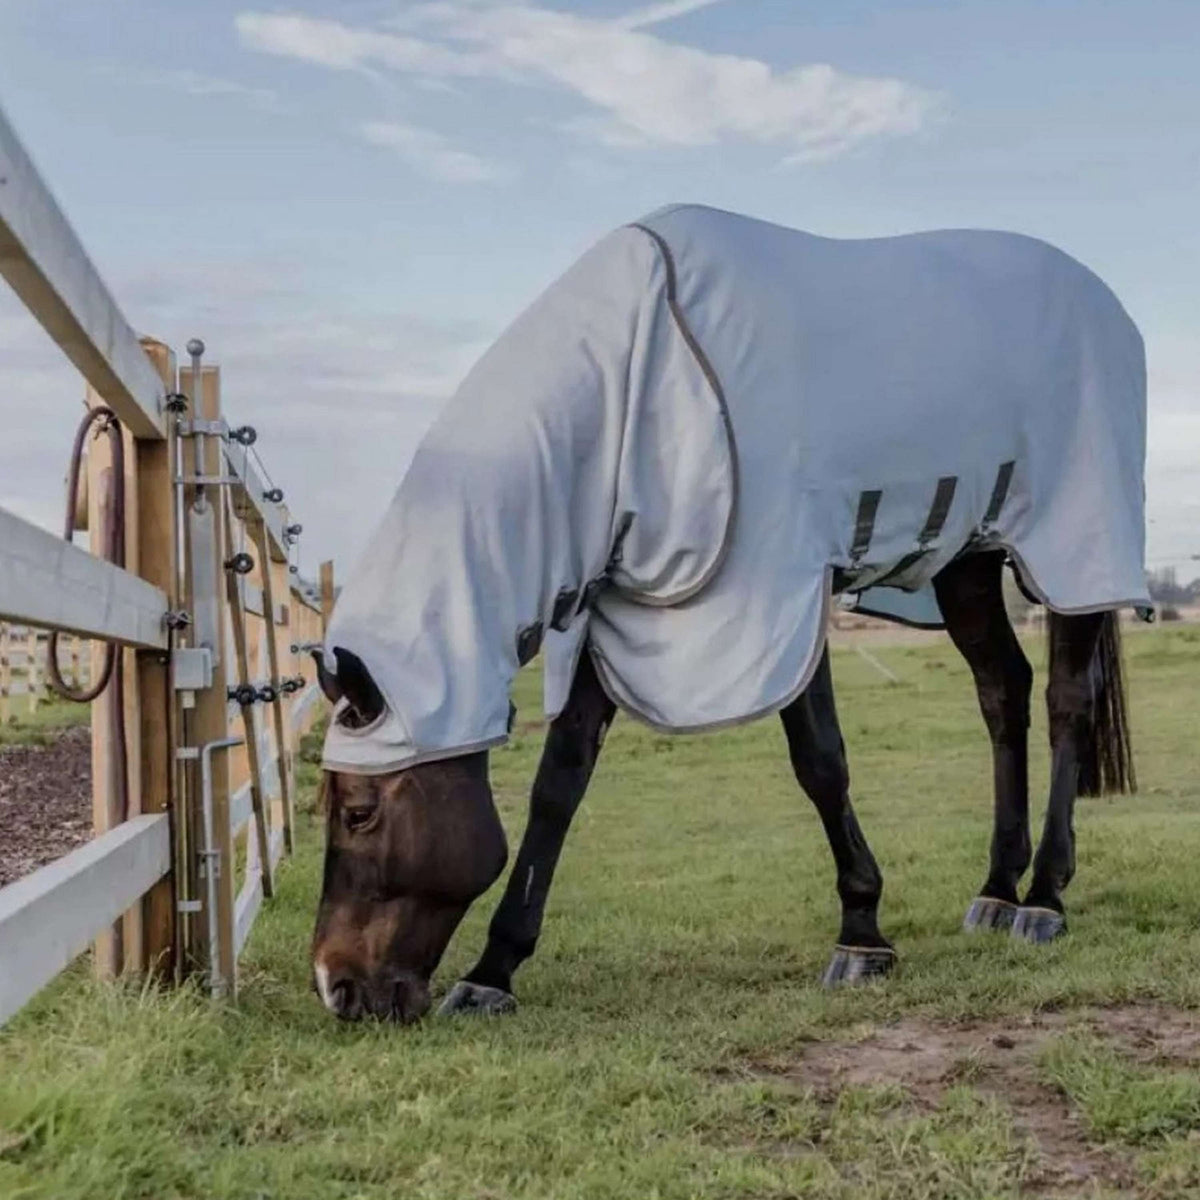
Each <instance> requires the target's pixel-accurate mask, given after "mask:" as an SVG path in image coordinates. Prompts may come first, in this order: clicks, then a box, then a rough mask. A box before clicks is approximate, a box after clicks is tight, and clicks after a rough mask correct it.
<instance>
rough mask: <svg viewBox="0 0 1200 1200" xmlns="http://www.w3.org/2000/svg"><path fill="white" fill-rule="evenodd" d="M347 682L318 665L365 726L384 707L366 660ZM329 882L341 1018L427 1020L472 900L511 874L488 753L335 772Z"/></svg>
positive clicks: (349, 659)
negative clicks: (382, 771) (432, 990)
mask: <svg viewBox="0 0 1200 1200" xmlns="http://www.w3.org/2000/svg"><path fill="white" fill-rule="evenodd" d="M337 663H338V667H337V673H336V674H331V673H329V672H328V671H326V670H325V668H324V666H323V664H322V663H321V662H320V660H319V656H318V673H319V674H320V678H321V687H322V689H323V690H324V692H325V694H326V696H328V697H329V698H330V699H331V700H333V701H334V703H337V702H339V701H341V700H343V699H344V700H345V701H346V703H345V705H344V706H342V708H341V709H340V710H339V713H338V716H337V719H338V720H340V721H343V722H345V723H347V724H348V725H350V726H352V727H364V726H366V725H369V724H370V723H371V722H373V721H374V720H375V719H376V718H377V717H379V716H380V715H381V714H382V712H383V708H384V700H383V697H382V695H381V694H380V692H379V689H378V688H377V687H376V686H375V683H374V681H373V680H372V679H371V676H370V674H369V673H368V672H367V670H366V668H365V666H364V665H363V663H362V662H361V660H359V659H358V658H356V657H355V656H354V655H349V654H346V652H345V651H341V650H339V651H338V657H337ZM324 788H325V808H326V822H327V833H326V847H325V878H324V882H323V884H322V888H321V901H320V906H319V907H318V909H317V928H316V933H315V935H314V938H313V975H314V982H315V984H316V988H317V991H318V992H319V993H320V995H321V999H322V1000H323V1001H324V1002H325V1005H326V1007H327V1008H329V1009H330V1010H331V1011H332V1012H334V1013H336V1014H337V1015H338V1016H339V1017H343V1018H346V1019H347V1020H354V1019H356V1018H359V1017H363V1016H376V1017H384V1018H390V1019H393V1020H398V1021H405V1022H407V1021H415V1020H416V1019H417V1018H419V1017H421V1016H422V1015H423V1014H424V1013H425V1012H426V1010H427V1009H428V1008H429V979H430V976H431V975H432V974H433V971H434V968H435V967H436V966H437V964H438V961H439V960H440V959H441V957H442V954H443V953H444V951H445V949H446V946H447V945H448V944H449V942H450V938H451V936H452V935H453V933H454V930H455V929H456V928H457V926H458V923H459V921H460V920H462V917H463V914H464V913H465V912H466V911H467V909H468V908H469V907H470V905H471V902H472V901H473V900H475V899H476V898H477V897H478V896H480V895H481V894H482V893H483V892H484V891H486V890H487V888H488V887H490V886H491V884H492V883H493V882H494V881H495V879H496V878H497V877H498V876H499V874H500V872H501V871H502V870H503V869H504V863H505V859H506V857H507V854H508V849H507V845H506V843H505V839H504V830H503V828H502V827H501V825H500V820H499V818H498V817H497V815H496V810H495V807H494V806H493V804H492V793H491V788H490V787H489V786H488V779H487V755H486V754H484V753H480V754H471V755H467V756H464V757H462V758H452V759H446V760H443V761H441V762H433V763H423V764H418V765H416V766H412V767H408V768H406V769H404V770H401V771H393V772H391V773H390V774H386V775H357V774H349V773H346V772H341V771H326V772H325V780H324Z"/></svg>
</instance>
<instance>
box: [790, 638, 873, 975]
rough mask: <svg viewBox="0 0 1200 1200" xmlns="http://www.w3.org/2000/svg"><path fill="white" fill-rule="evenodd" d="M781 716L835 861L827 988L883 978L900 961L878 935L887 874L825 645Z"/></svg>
mask: <svg viewBox="0 0 1200 1200" xmlns="http://www.w3.org/2000/svg"><path fill="white" fill-rule="evenodd" d="M779 716H780V718H781V719H782V721H783V730H784V733H785V734H786V735H787V742H788V752H789V754H790V755H791V760H792V769H793V770H794V771H795V773H796V779H797V780H798V781H799V784H800V786H801V787H802V788H803V789H804V791H805V792H806V793H807V795H808V798H809V799H810V800H811V801H812V802H813V804H814V805H815V806H816V809H817V812H818V813H819V814H820V817H821V823H822V825H824V826H825V834H826V836H827V837H828V838H829V848H830V849H831V850H832V851H833V861H834V863H835V864H836V866H837V890H838V896H839V897H840V898H841V901H842V928H841V933H840V935H839V937H838V943H837V946H836V948H835V950H834V955H833V958H832V960H831V961H830V964H829V967H828V969H827V970H826V972H825V981H824V982H825V986H826V987H834V986H837V985H840V984H845V983H858V982H860V981H863V980H866V979H870V978H873V977H876V976H880V975H886V974H888V972H890V971H891V970H892V968H893V967H894V966H895V962H896V954H895V951H894V950H893V949H892V947H891V944H890V943H889V942H888V940H887V939H886V938H885V937H884V936H883V934H882V933H880V932H879V925H878V911H879V898H880V896H881V895H882V893H883V876H882V875H881V874H880V872H879V867H878V866H877V865H876V862H875V857H874V855H873V854H872V853H871V847H870V846H868V845H867V839H866V838H865V837H864V836H863V831H862V829H860V828H859V824H858V818H857V817H856V816H855V815H854V809H853V808H852V807H851V804H850V773H849V770H848V768H847V766H846V747H845V744H844V743H843V741H842V732H841V728H840V727H839V725H838V717H837V708H836V706H835V705H834V700H833V677H832V675H831V673H830V669H829V650H828V648H826V650H825V652H824V654H823V655H822V657H821V662H820V665H819V666H818V667H817V671H816V674H815V675H814V676H813V679H812V682H811V683H810V684H809V685H808V687H807V688H806V689H805V690H804V692H802V693H801V695H800V696H798V697H797V698H796V699H795V700H793V701H792V703H791V704H789V705H788V706H787V708H785V709H783V710H782V711H781V712H780V714H779Z"/></svg>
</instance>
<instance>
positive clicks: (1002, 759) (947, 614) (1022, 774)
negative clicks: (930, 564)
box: [933, 552, 1033, 929]
mask: <svg viewBox="0 0 1200 1200" xmlns="http://www.w3.org/2000/svg"><path fill="white" fill-rule="evenodd" d="M1003 569H1004V554H1003V553H1002V552H987V553H981V554H972V555H968V556H967V557H965V558H960V559H957V560H955V561H954V562H952V563H950V565H949V566H947V567H945V568H944V569H943V570H942V571H940V572H939V573H938V575H937V576H936V578H935V579H934V581H933V585H934V590H935V591H936V593H937V598H938V606H939V607H940V608H941V610H942V617H943V619H944V620H945V622H946V631H947V633H949V634H950V638H951V640H952V641H953V642H954V644H955V646H957V647H958V650H959V652H960V653H961V654H962V656H963V658H965V659H966V660H967V665H968V666H969V667H970V668H971V674H972V675H973V676H974V677H975V688H976V691H977V692H978V695H979V707H980V709H981V710H982V712H983V719H984V723H985V724H986V725H987V730H988V734H989V736H990V737H991V740H992V776H993V782H994V788H995V801H994V804H995V808H994V827H993V832H992V849H991V867H990V869H989V871H988V877H987V880H986V881H985V882H984V885H983V887H982V889H981V890H980V892H979V896H978V897H977V898H976V899H975V901H974V902H973V903H972V904H971V907H970V908H969V909H968V910H967V915H966V918H965V920H964V921H963V926H964V928H966V929H1008V928H1010V927H1011V926H1012V924H1013V920H1014V918H1015V917H1016V912H1017V884H1018V883H1019V882H1020V879H1021V876H1022V875H1023V874H1024V873H1025V869H1026V868H1027V867H1028V866H1029V857H1030V854H1031V852H1032V847H1031V845H1030V841H1029V693H1030V690H1031V688H1032V686H1033V669H1032V668H1031V667H1030V665H1029V661H1028V659H1026V657H1025V655H1024V653H1023V652H1022V650H1021V644H1020V642H1018V641H1017V636H1016V634H1015V633H1013V628H1012V625H1011V623H1010V622H1009V619H1008V614H1007V612H1006V611H1005V608H1004V593H1003V588H1002V583H1001V580H1002V573H1003Z"/></svg>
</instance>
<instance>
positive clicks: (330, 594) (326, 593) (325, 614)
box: [321, 559, 337, 637]
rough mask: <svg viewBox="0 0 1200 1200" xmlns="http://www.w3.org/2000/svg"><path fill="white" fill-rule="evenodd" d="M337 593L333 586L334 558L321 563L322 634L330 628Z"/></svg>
mask: <svg viewBox="0 0 1200 1200" xmlns="http://www.w3.org/2000/svg"><path fill="white" fill-rule="evenodd" d="M336 595H337V593H336V592H335V591H334V587H333V560H332V559H326V560H325V562H323V563H322V564H321V636H322V637H324V636H325V633H326V631H327V630H328V629H329V618H330V616H331V615H332V614H333V601H334V597H335V596H336Z"/></svg>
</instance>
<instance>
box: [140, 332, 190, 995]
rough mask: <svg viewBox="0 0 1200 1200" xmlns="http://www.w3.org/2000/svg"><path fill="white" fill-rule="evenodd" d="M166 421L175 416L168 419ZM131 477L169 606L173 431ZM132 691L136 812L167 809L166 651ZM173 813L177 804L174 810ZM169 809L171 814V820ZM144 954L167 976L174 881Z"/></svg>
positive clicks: (145, 447) (145, 560)
mask: <svg viewBox="0 0 1200 1200" xmlns="http://www.w3.org/2000/svg"><path fill="white" fill-rule="evenodd" d="M142 348H143V349H144V350H145V351H146V353H147V355H148V356H149V358H150V361H151V362H152V363H153V364H154V369H155V370H156V371H157V372H158V375H159V378H160V379H161V380H162V381H163V387H164V389H165V390H166V391H167V392H173V391H175V355H174V354H173V353H172V352H171V350H170V349H169V347H167V346H165V345H163V343H162V342H158V341H155V340H154V339H152V338H143V339H142ZM169 420H171V421H172V422H173V421H174V418H169ZM134 447H135V466H136V470H135V475H134V478H135V481H136V488H137V510H138V529H137V536H138V568H139V573H140V574H141V576H142V578H143V579H147V580H149V581H150V582H151V583H153V584H154V585H155V586H156V587H159V588H162V590H163V591H164V592H166V594H167V596H168V598H169V600H170V604H171V607H172V608H177V607H178V606H179V581H178V579H177V578H176V571H175V563H176V546H175V541H176V523H175V482H174V478H173V475H174V470H173V467H174V447H175V437H174V432H173V429H172V430H171V431H169V432H168V435H167V437H165V438H161V439H153V440H152V439H146V440H138V441H137V442H135V443H134ZM136 687H137V695H138V716H139V720H140V736H139V750H140V774H141V811H142V812H147V813H151V812H167V811H169V810H170V808H171V807H172V803H171V801H172V793H173V791H174V788H173V786H172V784H173V780H174V778H175V775H176V766H175V761H174V754H175V744H176V741H177V739H176V737H175V729H176V724H177V720H176V711H175V694H174V692H173V690H172V680H171V662H170V656H169V654H167V653H165V652H163V651H161V650H139V651H138V652H137V682H136ZM176 811H177V810H176ZM175 815H176V814H175V813H174V812H173V813H172V820H174V819H175ZM141 908H142V939H143V944H142V954H143V963H144V966H145V968H146V969H147V970H149V971H152V972H154V973H155V974H158V975H160V976H163V977H168V976H169V975H170V974H171V973H172V972H173V970H174V966H175V951H176V913H175V886H174V880H173V878H170V877H168V878H166V879H162V880H160V881H159V882H158V883H157V884H155V885H154V887H153V888H151V889H150V891H149V892H147V893H146V896H145V898H144V899H143V900H142V906H141Z"/></svg>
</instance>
